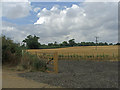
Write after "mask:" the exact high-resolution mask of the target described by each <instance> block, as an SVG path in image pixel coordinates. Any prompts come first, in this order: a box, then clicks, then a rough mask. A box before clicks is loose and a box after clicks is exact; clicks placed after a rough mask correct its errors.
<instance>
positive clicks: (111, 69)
mask: <svg viewBox="0 0 120 90" xmlns="http://www.w3.org/2000/svg"><path fill="white" fill-rule="evenodd" d="M28 52H30V53H32V54H37V55H38V56H41V57H42V55H43V57H42V58H45V57H47V56H50V55H53V53H54V52H57V53H58V73H57V74H55V73H47V72H27V73H21V74H19V76H21V77H25V78H27V79H32V80H35V81H37V82H42V83H47V84H50V85H53V86H60V87H65V88H117V87H118V62H116V60H118V59H117V58H118V46H98V48H97V50H96V47H95V46H81V47H69V48H59V49H34V50H28ZM43 53H44V54H43ZM45 53H46V54H45ZM68 55H69V56H68ZM70 55H71V56H72V57H71V56H70ZM90 55H93V56H94V57H91V58H90V57H88V56H90ZM100 55H101V56H102V57H100ZM106 55H107V57H106ZM44 56H45V57H44ZM61 56H62V57H61ZM79 56H83V57H82V58H81V57H79ZM86 56H87V57H86ZM97 56H99V57H97ZM103 56H104V57H103ZM97 60H99V61H97ZM109 60H113V62H110V61H109ZM114 61H115V62H114Z"/></svg>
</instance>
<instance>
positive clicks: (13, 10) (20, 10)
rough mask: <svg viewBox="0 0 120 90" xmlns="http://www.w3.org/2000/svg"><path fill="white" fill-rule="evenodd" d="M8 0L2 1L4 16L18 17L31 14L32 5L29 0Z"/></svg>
mask: <svg viewBox="0 0 120 90" xmlns="http://www.w3.org/2000/svg"><path fill="white" fill-rule="evenodd" d="M7 1H8V2H7ZM7 1H6V2H5V1H4V2H3V3H2V16H4V17H7V18H10V19H16V18H22V17H26V16H28V15H29V12H30V10H31V5H30V2H29V1H28V0H25V1H23V2H16V0H13V1H12V2H10V0H7Z"/></svg>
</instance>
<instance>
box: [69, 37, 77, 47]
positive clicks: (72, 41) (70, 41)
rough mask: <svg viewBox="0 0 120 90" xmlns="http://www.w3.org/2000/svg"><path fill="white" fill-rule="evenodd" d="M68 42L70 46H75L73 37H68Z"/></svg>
mask: <svg viewBox="0 0 120 90" xmlns="http://www.w3.org/2000/svg"><path fill="white" fill-rule="evenodd" d="M68 42H69V45H70V46H75V45H76V43H75V39H70V40H69V41H68Z"/></svg>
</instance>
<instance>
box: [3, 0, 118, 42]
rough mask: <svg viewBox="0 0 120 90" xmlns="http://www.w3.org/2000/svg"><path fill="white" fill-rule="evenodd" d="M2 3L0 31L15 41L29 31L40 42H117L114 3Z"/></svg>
mask: <svg viewBox="0 0 120 90" xmlns="http://www.w3.org/2000/svg"><path fill="white" fill-rule="evenodd" d="M26 1H27V2H25V3H18V2H14V3H12V2H11V3H7V2H6V3H3V4H2V33H3V34H4V35H6V36H8V37H10V38H12V39H14V41H16V42H22V40H23V39H24V38H25V37H26V36H27V35H29V34H31V35H34V34H35V35H37V36H39V37H40V42H41V43H45V44H47V43H49V42H54V41H57V42H58V43H59V42H62V41H64V40H66V41H67V40H69V39H72V38H75V40H76V42H84V41H92V42H95V36H98V37H100V38H99V41H100V42H109V43H111V42H112V43H116V42H118V27H117V26H118V20H117V18H118V16H117V15H118V8H117V7H118V6H117V5H118V4H117V3H115V2H106V3H103V2H101V3H100V2H99V3H98V2H30V1H28V0H26Z"/></svg>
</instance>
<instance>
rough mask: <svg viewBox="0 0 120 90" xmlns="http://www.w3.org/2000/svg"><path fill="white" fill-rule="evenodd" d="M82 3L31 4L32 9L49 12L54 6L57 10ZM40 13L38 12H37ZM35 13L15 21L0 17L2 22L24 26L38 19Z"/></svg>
mask: <svg viewBox="0 0 120 90" xmlns="http://www.w3.org/2000/svg"><path fill="white" fill-rule="evenodd" d="M80 3H82V2H31V6H32V9H34V8H36V7H39V8H41V10H42V9H43V8H46V9H48V10H50V9H51V8H52V7H53V6H54V5H58V6H59V9H61V10H62V9H64V6H67V7H71V6H72V5H73V4H76V5H79V4H80ZM39 11H40V10H39ZM36 15H37V13H36V12H34V11H33V10H31V11H30V14H29V15H28V16H26V17H23V18H17V19H10V18H7V17H2V20H3V21H7V22H11V23H14V24H18V25H25V24H34V23H35V22H36V21H37V19H38V17H36Z"/></svg>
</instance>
